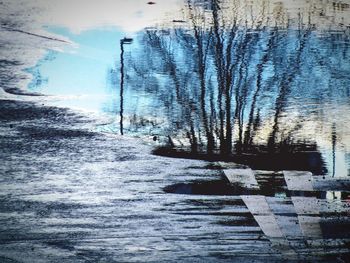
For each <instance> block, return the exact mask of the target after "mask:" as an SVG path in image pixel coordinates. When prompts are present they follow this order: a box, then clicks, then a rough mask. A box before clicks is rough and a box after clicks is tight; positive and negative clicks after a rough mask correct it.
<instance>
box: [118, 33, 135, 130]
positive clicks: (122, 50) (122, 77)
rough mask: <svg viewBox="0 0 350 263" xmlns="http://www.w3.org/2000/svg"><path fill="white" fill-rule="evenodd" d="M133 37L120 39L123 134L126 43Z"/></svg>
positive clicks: (121, 126) (121, 128)
mask: <svg viewBox="0 0 350 263" xmlns="http://www.w3.org/2000/svg"><path fill="white" fill-rule="evenodd" d="M131 42H132V38H126V37H124V38H123V39H121V40H120V134H121V135H123V134H124V131H123V118H124V116H123V113H124V44H131Z"/></svg>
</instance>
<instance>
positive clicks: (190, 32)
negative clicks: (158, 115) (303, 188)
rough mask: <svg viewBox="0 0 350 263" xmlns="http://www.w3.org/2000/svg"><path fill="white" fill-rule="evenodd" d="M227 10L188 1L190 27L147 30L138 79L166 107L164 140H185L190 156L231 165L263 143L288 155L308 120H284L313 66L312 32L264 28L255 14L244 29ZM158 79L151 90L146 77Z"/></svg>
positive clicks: (213, 3) (217, 4)
mask: <svg viewBox="0 0 350 263" xmlns="http://www.w3.org/2000/svg"><path fill="white" fill-rule="evenodd" d="M222 5H223V2H222V1H218V0H210V1H206V5H205V8H207V9H204V7H203V5H200V6H199V7H198V6H196V5H194V4H193V1H191V0H188V1H187V5H186V14H187V15H188V24H186V26H184V27H183V28H177V27H175V28H173V29H169V28H168V29H166V30H149V31H146V32H145V33H144V34H143V35H142V38H141V41H142V47H143V51H142V53H141V54H142V56H143V58H144V59H139V58H138V62H137V64H136V62H134V68H135V70H134V71H135V74H136V75H139V76H140V82H144V83H146V84H145V86H147V87H145V89H146V90H147V92H151V93H152V95H153V96H156V97H157V101H158V102H161V103H163V107H164V110H165V111H166V116H167V118H168V120H169V127H170V128H169V129H168V130H167V133H166V134H165V135H166V136H170V137H176V136H178V138H180V139H182V140H183V139H185V141H188V142H189V144H190V149H191V151H192V152H193V153H206V154H208V155H212V154H219V155H220V157H223V158H226V157H230V156H232V154H242V153H251V152H252V151H255V150H257V149H260V146H261V145H259V144H261V142H263V143H264V144H267V145H266V146H268V148H269V149H270V150H271V151H274V150H275V149H276V148H281V147H282V144H284V145H287V148H288V147H289V146H288V145H290V144H293V134H294V133H296V132H297V131H298V130H300V129H301V127H302V125H301V123H302V122H303V120H302V119H299V120H296V121H295V122H294V123H293V124H288V125H286V123H285V119H284V115H285V113H286V111H287V110H288V108H287V107H288V103H289V99H290V97H291V96H292V94H293V92H295V91H294V87H295V83H296V81H297V79H298V76H300V75H301V74H302V73H303V70H302V68H303V66H305V65H304V64H303V63H305V61H307V59H308V58H307V54H308V52H309V50H310V48H311V45H310V43H311V40H310V39H311V38H312V26H311V25H308V26H307V28H305V26H303V25H302V23H300V24H301V26H300V28H299V29H295V28H294V29H289V28H283V27H281V25H280V24H278V23H279V22H278V21H279V20H278V21H277V22H278V23H277V22H276V25H275V26H274V27H272V28H271V27H264V25H263V24H262V22H261V21H267V20H266V19H264V18H261V17H260V18H259V19H258V18H257V17H254V14H253V13H254V12H253V11H251V13H252V14H251V15H250V14H249V15H250V16H249V18H247V20H246V21H245V25H247V24H248V23H250V24H251V27H248V26H242V24H244V21H243V22H242V16H241V15H239V14H237V13H235V10H236V9H235V8H233V9H230V10H231V11H230V12H231V13H230V15H229V16H228V15H227V12H228V11H227V9H224V8H223V7H222ZM281 8H282V7H281ZM225 12H226V13H225ZM263 13H266V12H265V11H264V12H263ZM285 16H286V14H284V15H283V17H280V18H281V19H280V20H281V21H280V23H281V24H282V26H284V25H285V24H286V20H285V19H284V17H285ZM228 17H229V20H227V19H228ZM238 17H240V20H238ZM282 18H283V19H282ZM225 19H226V20H225ZM252 25H254V26H252ZM295 45H297V48H295ZM139 61H140V62H139ZM142 61H147V63H146V64H142V63H143V62H142ZM153 72H160V73H161V77H158V79H157V81H155V80H154V77H153V78H152V82H149V84H150V85H147V78H146V79H145V76H147V75H152V74H153ZM271 105H272V107H271ZM271 115H272V116H273V118H272V124H271V125H270V126H269V127H266V126H268V125H266V123H269V122H270V121H271ZM262 134H263V135H264V136H265V137H264V138H262ZM171 141H172V142H173V141H176V140H172V139H171ZM171 144H172V145H173V143H171ZM233 146H234V148H233ZM263 148H265V147H263Z"/></svg>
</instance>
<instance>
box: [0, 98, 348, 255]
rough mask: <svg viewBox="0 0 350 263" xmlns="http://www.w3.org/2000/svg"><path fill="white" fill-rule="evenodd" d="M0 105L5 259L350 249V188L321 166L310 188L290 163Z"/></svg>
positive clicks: (66, 113) (49, 110) (26, 106)
mask: <svg viewBox="0 0 350 263" xmlns="http://www.w3.org/2000/svg"><path fill="white" fill-rule="evenodd" d="M0 108H1V111H0V112H1V114H0V116H1V132H2V134H1V141H0V143H1V149H2V151H1V153H0V157H1V160H2V165H1V168H0V169H1V175H2V177H1V184H0V188H1V191H0V199H1V202H0V206H1V207H0V221H1V223H0V231H1V232H0V233H1V235H0V242H1V246H0V257H1V261H2V262H59V261H60V262H62V261H63V262H156V261H164V262H166V261H171V262H175V261H176V262H178V261H184V262H202V261H205V262H213V261H218V262H226V261H227V262H232V261H237V262H266V260H269V261H271V262H274V261H275V262H280V261H281V260H287V261H295V262H298V261H304V260H310V261H313V262H315V261H320V262H346V261H347V260H348V259H349V250H348V244H349V232H348V230H349V229H350V228H349V224H350V220H349V196H348V192H344V191H341V190H344V188H343V189H337V186H335V187H333V188H332V184H331V183H329V182H327V184H326V186H324V185H322V184H320V183H318V182H319V181H322V180H323V179H322V178H315V179H313V186H314V188H315V189H305V187H304V188H303V187H301V188H300V187H299V186H298V184H296V186H292V185H293V184H292V183H289V184H288V181H287V180H286V175H283V173H281V172H275V173H271V172H267V171H251V170H250V172H248V173H247V172H242V170H244V169H246V167H242V166H241V165H233V164H227V163H210V162H205V161H195V160H184V159H174V158H166V157H159V156H154V155H152V154H151V150H152V148H153V146H152V145H149V144H147V143H146V142H142V141H140V140H139V139H136V138H128V137H125V136H124V137H122V136H118V135H110V134H102V133H97V132H93V131H91V130H90V128H91V126H92V125H93V124H94V122H93V120H91V119H89V118H88V117H87V116H81V115H78V114H76V113H74V112H72V111H71V110H67V109H61V108H54V107H47V106H42V105H38V104H35V103H31V102H20V101H10V100H1V101H0ZM219 167H221V168H219ZM235 171H236V173H237V172H238V173H239V174H241V177H240V182H239V183H236V182H234V181H232V180H231V181H230V180H228V178H229V177H227V174H230V172H231V173H232V172H233V173H235ZM251 172H252V173H251ZM299 173H300V172H299ZM247 174H248V177H250V176H251V175H252V174H253V175H254V176H253V179H252V177H250V178H248V177H247ZM296 174H297V176H299V178H301V177H300V174H299V175H298V173H296ZM307 174H308V173H307ZM225 175H226V176H225ZM308 175H310V174H308ZM288 176H289V177H288V178H289V179H290V180H293V173H292V174H288ZM254 177H255V179H254ZM231 178H232V177H231ZM247 178H248V179H247ZM291 178H292V179H291ZM246 179H247V180H246ZM251 180H255V182H256V186H257V187H253V189H252V187H251V184H245V183H244V182H245V181H248V182H251ZM344 183H346V184H345V185H343V187H345V189H349V188H348V181H345V182H344ZM181 185H182V186H181ZM186 185H187V186H186ZM179 186H181V187H179ZM293 187H294V188H293ZM338 187H339V186H338ZM290 188H291V189H290ZM298 188H300V189H298ZM328 188H329V189H331V190H333V191H336V190H339V191H338V192H327V190H328ZM174 189H176V190H174ZM195 189H197V191H195ZM217 189H220V191H218V192H217ZM328 195H335V197H336V198H334V199H329V196H328ZM327 196H328V198H327Z"/></svg>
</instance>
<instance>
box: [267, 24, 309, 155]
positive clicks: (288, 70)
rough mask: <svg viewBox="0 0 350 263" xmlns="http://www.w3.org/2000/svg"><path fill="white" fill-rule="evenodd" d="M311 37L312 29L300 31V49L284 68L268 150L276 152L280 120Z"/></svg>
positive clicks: (298, 48)
mask: <svg viewBox="0 0 350 263" xmlns="http://www.w3.org/2000/svg"><path fill="white" fill-rule="evenodd" d="M309 36H310V28H309V29H307V30H303V31H299V37H298V47H297V48H296V51H295V54H293V56H291V57H290V60H289V61H288V65H287V66H285V67H284V72H283V74H282V77H281V80H280V84H279V85H280V90H279V94H278V97H277V99H276V104H275V116H274V123H273V127H272V131H271V133H270V136H269V140H268V148H269V150H270V151H274V150H275V148H276V140H277V138H276V137H277V133H278V131H279V120H280V117H281V115H282V113H283V112H284V109H285V107H286V105H287V100H288V95H289V94H290V92H291V84H292V82H293V80H294V78H295V76H296V75H297V73H298V72H299V70H300V68H301V58H302V55H303V51H304V49H305V47H306V44H307V41H308V40H309Z"/></svg>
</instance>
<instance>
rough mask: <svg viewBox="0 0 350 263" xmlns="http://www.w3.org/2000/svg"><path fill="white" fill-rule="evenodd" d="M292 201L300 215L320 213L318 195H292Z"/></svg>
mask: <svg viewBox="0 0 350 263" xmlns="http://www.w3.org/2000/svg"><path fill="white" fill-rule="evenodd" d="M292 202H293V204H294V208H295V212H296V213H297V214H298V215H319V214H320V206H319V203H318V201H317V198H316V197H304V196H292Z"/></svg>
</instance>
